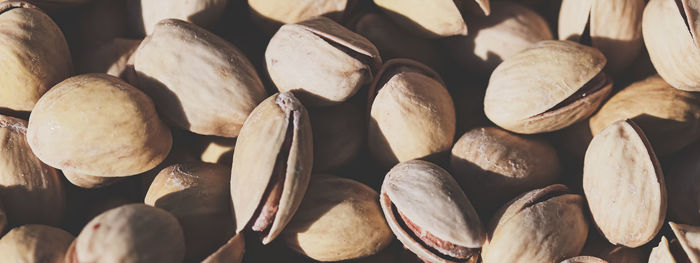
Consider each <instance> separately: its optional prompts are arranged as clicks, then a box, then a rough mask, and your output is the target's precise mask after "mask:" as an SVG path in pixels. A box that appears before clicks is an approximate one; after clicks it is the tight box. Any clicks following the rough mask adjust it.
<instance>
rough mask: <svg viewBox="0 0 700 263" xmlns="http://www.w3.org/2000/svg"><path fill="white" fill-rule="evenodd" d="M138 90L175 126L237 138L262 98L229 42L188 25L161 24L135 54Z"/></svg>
mask: <svg viewBox="0 0 700 263" xmlns="http://www.w3.org/2000/svg"><path fill="white" fill-rule="evenodd" d="M134 69H135V70H136V75H137V82H138V85H137V86H138V87H139V88H140V89H143V90H144V91H145V92H146V93H148V94H149V95H150V96H151V97H152V98H153V99H154V102H155V103H156V107H158V111H159V112H160V113H161V114H162V115H163V116H164V117H165V118H166V119H168V120H170V121H171V122H173V124H175V125H176V126H178V127H180V128H181V129H184V130H189V131H191V132H194V133H198V134H203V135H215V136H222V137H236V136H238V133H239V132H240V129H241V126H242V125H243V122H244V121H245V119H246V117H248V114H250V112H251V111H252V110H253V108H255V105H257V104H258V103H260V102H261V101H262V100H263V99H265V97H266V94H265V89H264V87H263V85H262V82H261V80H260V78H259V77H258V74H257V73H256V71H255V68H254V67H253V65H252V64H251V63H250V61H248V59H247V58H246V57H245V55H244V54H243V53H242V52H241V51H240V50H238V49H237V48H236V47H234V46H233V45H232V44H231V43H229V42H227V41H226V40H224V39H222V38H220V37H218V36H216V35H215V34H213V33H211V32H209V31H206V30H205V29H202V28H200V27H198V26H196V25H194V24H192V23H188V22H185V21H182V20H177V19H166V20H163V21H160V22H159V23H158V24H157V25H156V26H155V29H154V31H153V34H151V35H149V36H148V37H146V39H144V40H143V42H142V43H141V45H140V46H139V48H138V49H137V50H136V53H134Z"/></svg>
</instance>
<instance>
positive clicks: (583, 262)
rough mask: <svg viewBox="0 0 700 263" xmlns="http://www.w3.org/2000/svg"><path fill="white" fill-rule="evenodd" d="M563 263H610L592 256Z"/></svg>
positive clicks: (571, 259)
mask: <svg viewBox="0 0 700 263" xmlns="http://www.w3.org/2000/svg"><path fill="white" fill-rule="evenodd" d="M561 263H608V262H607V261H605V260H602V259H600V258H597V257H592V256H578V257H573V258H570V259H567V260H564V261H562V262H561Z"/></svg>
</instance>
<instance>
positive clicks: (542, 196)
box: [481, 184, 588, 263]
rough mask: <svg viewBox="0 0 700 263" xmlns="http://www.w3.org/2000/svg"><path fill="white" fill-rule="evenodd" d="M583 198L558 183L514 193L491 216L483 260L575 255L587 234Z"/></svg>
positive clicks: (487, 262)
mask: <svg viewBox="0 0 700 263" xmlns="http://www.w3.org/2000/svg"><path fill="white" fill-rule="evenodd" d="M584 202H585V201H584V199H583V197H582V196H580V195H577V194H571V193H569V189H568V188H566V186H564V185H558V184H557V185H551V186H548V187H545V188H541V189H536V190H532V191H530V192H527V193H524V194H522V195H520V196H518V197H516V198H515V199H513V200H511V201H510V202H508V203H507V204H506V205H505V206H503V207H502V208H501V210H499V212H498V213H497V214H496V215H495V216H494V217H493V218H492V219H491V223H490V227H489V237H490V239H489V241H488V242H487V243H486V245H484V248H483V249H482V251H481V257H482V260H483V262H484V263H491V262H558V261H561V260H565V259H567V258H571V257H573V256H576V255H578V254H579V252H581V249H582V248H583V245H584V243H585V241H586V236H587V235H588V223H587V222H586V218H585V216H584V212H583V210H584ZM533 244H537V245H533Z"/></svg>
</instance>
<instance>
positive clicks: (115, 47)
mask: <svg viewBox="0 0 700 263" xmlns="http://www.w3.org/2000/svg"><path fill="white" fill-rule="evenodd" d="M139 44H141V40H138V39H124V38H115V39H112V40H110V41H108V42H105V43H104V44H102V45H100V46H97V47H95V48H93V49H89V50H87V51H86V52H84V53H82V54H81V55H80V58H79V59H78V60H77V64H76V71H78V72H79V73H106V74H107V75H112V76H115V77H118V78H121V79H123V80H126V81H133V80H134V79H135V78H136V76H134V75H135V73H134V68H133V66H134V65H133V64H134V61H133V60H134V56H132V55H133V54H134V52H136V48H138V47H139Z"/></svg>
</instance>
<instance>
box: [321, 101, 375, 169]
mask: <svg viewBox="0 0 700 263" xmlns="http://www.w3.org/2000/svg"><path fill="white" fill-rule="evenodd" d="M365 114H366V113H365V111H364V109H363V105H361V104H360V103H355V102H354V101H353V102H344V103H341V104H339V105H336V106H331V107H325V108H317V109H310V110H309V118H310V120H311V127H312V130H313V132H314V168H313V170H314V172H324V171H326V172H327V171H332V170H333V169H336V168H340V167H342V166H344V165H347V164H348V163H350V162H351V161H352V160H353V159H354V158H355V157H356V156H357V155H358V154H359V153H360V151H361V150H362V149H363V148H364V147H365V145H366V144H365V143H366V139H365V136H367V133H366V132H365V131H366V127H367V126H366V123H365V117H366V116H365Z"/></svg>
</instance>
